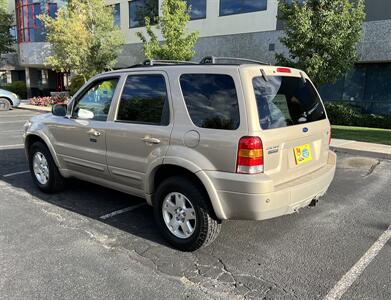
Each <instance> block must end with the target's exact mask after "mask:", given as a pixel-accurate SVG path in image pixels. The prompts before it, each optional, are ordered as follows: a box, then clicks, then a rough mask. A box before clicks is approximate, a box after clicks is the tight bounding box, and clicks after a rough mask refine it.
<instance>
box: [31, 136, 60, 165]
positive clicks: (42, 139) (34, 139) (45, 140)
mask: <svg viewBox="0 0 391 300" xmlns="http://www.w3.org/2000/svg"><path fill="white" fill-rule="evenodd" d="M36 142H41V143H43V144H44V145H45V146H46V147H48V149H49V152H50V154H51V155H52V157H53V160H54V162H55V164H56V166H57V168H60V164H59V161H58V158H57V154H56V151H55V150H54V148H53V146H52V144H51V143H50V141H49V139H48V138H47V137H46V136H41V135H38V134H33V133H31V134H28V135H27V136H26V138H25V141H24V147H25V151H26V156H27V158H28V157H29V151H30V147H31V145H32V144H34V143H36Z"/></svg>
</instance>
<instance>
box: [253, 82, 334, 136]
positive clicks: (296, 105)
mask: <svg viewBox="0 0 391 300" xmlns="http://www.w3.org/2000/svg"><path fill="white" fill-rule="evenodd" d="M267 79H268V81H265V79H264V78H263V77H254V79H253V86H254V92H255V97H256V100H257V106H258V114H259V120H260V123H261V127H262V129H264V130H266V129H274V128H282V127H288V126H293V125H298V124H306V123H310V122H315V121H319V120H324V119H325V118H326V114H325V111H324V109H323V105H322V102H321V100H320V98H319V96H318V94H317V93H316V90H315V88H314V87H313V85H312V84H311V83H310V82H309V81H308V80H307V81H306V83H304V82H303V80H302V78H298V77H282V76H269V77H267Z"/></svg>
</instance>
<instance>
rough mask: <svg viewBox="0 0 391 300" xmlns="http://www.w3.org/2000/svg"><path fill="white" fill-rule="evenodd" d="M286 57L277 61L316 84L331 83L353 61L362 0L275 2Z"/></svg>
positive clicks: (357, 39) (362, 13)
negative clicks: (282, 32)
mask: <svg viewBox="0 0 391 300" xmlns="http://www.w3.org/2000/svg"><path fill="white" fill-rule="evenodd" d="M279 9H280V13H281V15H280V17H281V20H282V21H283V22H284V24H285V34H284V36H283V37H282V38H281V43H282V44H283V45H285V46H286V47H287V48H288V50H289V56H288V57H285V56H284V55H283V54H276V59H277V62H278V63H279V64H281V65H287V66H292V67H296V68H299V69H302V70H304V71H305V72H306V73H307V74H308V75H309V76H310V77H311V78H312V80H313V81H314V82H315V84H317V85H321V84H323V83H326V82H335V81H336V80H337V79H339V78H341V77H342V76H343V75H344V74H345V73H346V72H347V71H349V70H350V69H351V68H352V66H353V64H354V62H355V61H356V60H357V49H356V47H357V43H358V42H359V41H360V39H361V33H362V24H363V22H364V18H365V5H364V1H363V0H304V1H297V0H292V1H290V2H288V1H286V0H280V1H279Z"/></svg>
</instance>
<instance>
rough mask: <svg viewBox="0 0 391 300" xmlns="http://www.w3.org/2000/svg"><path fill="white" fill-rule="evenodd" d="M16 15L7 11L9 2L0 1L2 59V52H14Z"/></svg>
mask: <svg viewBox="0 0 391 300" xmlns="http://www.w3.org/2000/svg"><path fill="white" fill-rule="evenodd" d="M13 25H14V17H13V15H12V14H9V13H8V12H7V3H6V2H5V1H3V0H1V1H0V59H1V55H2V54H6V53H11V52H14V47H13V45H14V43H15V39H14V37H13V36H12V35H11V29H12V27H13Z"/></svg>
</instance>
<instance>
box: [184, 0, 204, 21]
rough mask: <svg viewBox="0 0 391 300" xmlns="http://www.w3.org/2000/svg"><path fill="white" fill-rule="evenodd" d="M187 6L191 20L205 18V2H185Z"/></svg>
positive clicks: (201, 0)
mask: <svg viewBox="0 0 391 300" xmlns="http://www.w3.org/2000/svg"><path fill="white" fill-rule="evenodd" d="M187 5H188V6H189V10H190V19H191V20H197V19H204V18H206V0H187Z"/></svg>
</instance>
